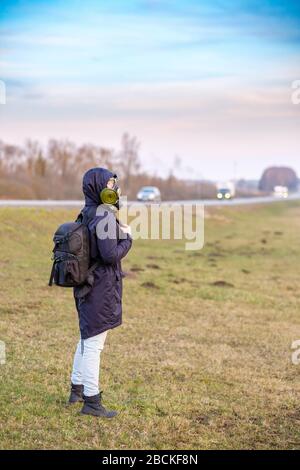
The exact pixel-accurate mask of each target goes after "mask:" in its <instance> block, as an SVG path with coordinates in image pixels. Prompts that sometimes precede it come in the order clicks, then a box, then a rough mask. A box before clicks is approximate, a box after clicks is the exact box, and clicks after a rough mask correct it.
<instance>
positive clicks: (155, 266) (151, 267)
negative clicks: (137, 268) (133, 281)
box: [146, 264, 161, 269]
mask: <svg viewBox="0 0 300 470" xmlns="http://www.w3.org/2000/svg"><path fill="white" fill-rule="evenodd" d="M146 266H147V268H149V269H161V267H160V266H158V264H147V265H146Z"/></svg>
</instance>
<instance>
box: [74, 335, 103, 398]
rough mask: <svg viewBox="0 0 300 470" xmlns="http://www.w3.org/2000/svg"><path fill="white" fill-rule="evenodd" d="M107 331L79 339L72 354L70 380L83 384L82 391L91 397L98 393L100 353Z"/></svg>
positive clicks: (76, 383)
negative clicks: (73, 354)
mask: <svg viewBox="0 0 300 470" xmlns="http://www.w3.org/2000/svg"><path fill="white" fill-rule="evenodd" d="M106 335H107V331H104V332H103V333H100V335H97V336H92V337H91V338H88V339H84V340H81V339H80V340H79V342H78V344H77V348H76V352H75V356H74V362H73V371H72V375H71V381H72V383H73V384H74V385H83V393H84V395H86V396H87V397H92V396H94V395H97V394H98V393H99V372H100V354H101V351H102V350H103V348H104V343H105V339H106Z"/></svg>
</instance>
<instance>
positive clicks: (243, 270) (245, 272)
mask: <svg viewBox="0 0 300 470" xmlns="http://www.w3.org/2000/svg"><path fill="white" fill-rule="evenodd" d="M241 271H242V273H244V274H250V273H251V271H249V269H242V270H241Z"/></svg>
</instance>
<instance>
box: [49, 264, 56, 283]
mask: <svg viewBox="0 0 300 470" xmlns="http://www.w3.org/2000/svg"><path fill="white" fill-rule="evenodd" d="M54 272H55V260H54V261H53V264H52V269H51V274H50V278H49V282H48V286H52V284H53V278H54Z"/></svg>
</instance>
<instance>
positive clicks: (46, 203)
mask: <svg viewBox="0 0 300 470" xmlns="http://www.w3.org/2000/svg"><path fill="white" fill-rule="evenodd" d="M297 199H300V193H296V194H291V195H289V196H288V198H286V199H281V198H278V197H274V196H264V197H251V198H234V199H231V200H224V201H223V200H222V201H220V200H218V199H197V200H190V201H164V202H162V204H176V205H181V204H189V205H195V204H203V205H204V206H239V205H244V204H266V203H272V202H278V201H291V200H297ZM133 203H134V204H143V203H141V202H137V201H128V205H130V204H133ZM83 204H84V202H83V201H82V200H50V199H47V200H38V199H37V200H35V199H9V200H8V199H0V207H49V208H51V207H62V208H68V207H69V208H72V207H82V206H83Z"/></svg>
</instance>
